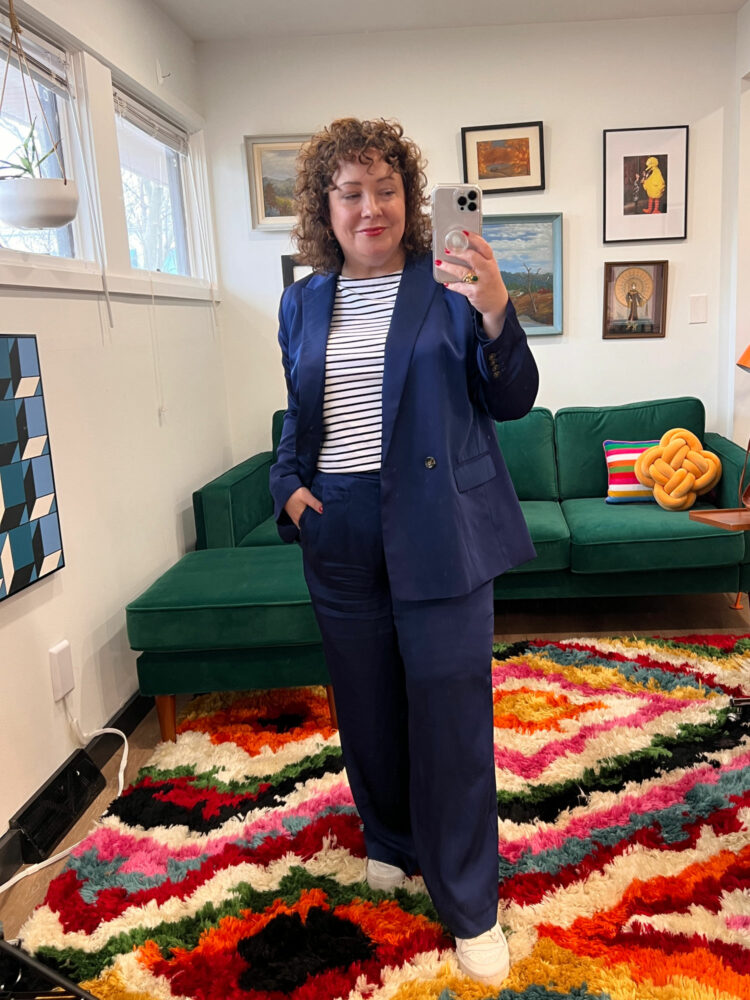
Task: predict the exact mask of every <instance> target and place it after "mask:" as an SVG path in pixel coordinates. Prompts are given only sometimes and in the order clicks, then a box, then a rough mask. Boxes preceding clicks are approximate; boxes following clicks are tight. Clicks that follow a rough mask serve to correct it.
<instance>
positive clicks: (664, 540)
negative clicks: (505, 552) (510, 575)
mask: <svg viewBox="0 0 750 1000" xmlns="http://www.w3.org/2000/svg"><path fill="white" fill-rule="evenodd" d="M704 506H705V505H704ZM562 511H563V514H564V515H565V520H566V521H567V523H568V528H569V529H570V568H571V569H572V571H573V572H574V573H627V572H633V571H636V570H647V569H655V570H672V569H699V568H701V567H706V566H731V565H733V564H735V563H739V562H741V561H742V558H743V555H744V552H745V539H744V537H743V533H742V532H733V531H724V530H722V529H721V528H714V527H712V526H711V525H708V524H700V523H698V522H697V521H691V520H690V516H689V512H688V511H666V510H662V509H661V507H658V506H657V505H656V504H623V505H621V506H608V505H607V504H606V503H602V500H601V498H600V497H596V498H585V499H580V500H564V501H563V503H562Z"/></svg>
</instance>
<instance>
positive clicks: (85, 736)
mask: <svg viewBox="0 0 750 1000" xmlns="http://www.w3.org/2000/svg"><path fill="white" fill-rule="evenodd" d="M63 704H64V706H65V715H66V717H67V720H68V723H69V724H70V728H71V729H72V730H73V732H74V733H75V737H76V739H77V740H78V742H79V743H80V745H81V746H82V747H85V746H86V745H87V744H88V743H89V742H90V741H91V740H92V739H93V738H94V737H95V736H104V735H106V734H109V733H111V734H113V735H114V736H120V737H121V738H122V740H123V751H122V760H121V761H120V770H119V771H118V773H117V796H120V795H122V790H123V788H124V786H125V768H126V767H127V764H128V738H127V736H126V735H125V733H123V732H122V731H121V730H120V729H110V728H105V729H94V730H93V732H91V733H84V732H83V731H82V730H81V727H80V725H79V724H78V720H77V719H74V718H73V716H72V715H71V714H70V709H69V708H68V701H67V696H66V697H65V698H63ZM117 796H116V797H117ZM80 843H81V841H79V842H78V844H80ZM78 844H73V845H71V846H70V847H68V848H66V849H65V850H64V851H60V853H59V854H55V855H54V856H53V857H51V858H47V860H46V861H40V862H39V864H36V865H31V866H30V867H29V868H24V869H23V870H22V871H20V872H18V873H17V874H16V875H14V876H13V878H11V879H9V880H8V881H7V882H3V884H2V885H0V893H3V892H6V891H7V890H8V889H10V888H12V887H13V886H14V885H15V884H16V883H17V882H20V881H21V879H24V878H26V877H27V876H29V875H34V874H35V873H36V872H38V871H41V870H42V868H46V867H47V866H48V865H54V864H55V862H57V861H62V859H63V858H67V856H68V855H69V854H70V853H71V852H72V851H74V850H75V849H76V847H78Z"/></svg>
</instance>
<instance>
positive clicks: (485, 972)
mask: <svg viewBox="0 0 750 1000" xmlns="http://www.w3.org/2000/svg"><path fill="white" fill-rule="evenodd" d="M456 959H457V960H458V967H459V969H460V970H461V972H463V974H464V975H465V976H470V977H471V978H472V979H478V980H479V981H480V982H483V983H489V984H490V985H491V986H499V985H500V984H501V983H502V981H503V980H504V979H505V978H506V976H507V975H508V972H509V971H510V956H509V955H508V944H507V942H506V940H505V935H504V934H503V932H502V929H501V927H500V925H499V924H495V926H494V927H491V928H490V929H489V930H488V931H485V932H484V934H479V935H477V937H473V938H456Z"/></svg>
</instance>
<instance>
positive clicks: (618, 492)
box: [604, 441, 659, 503]
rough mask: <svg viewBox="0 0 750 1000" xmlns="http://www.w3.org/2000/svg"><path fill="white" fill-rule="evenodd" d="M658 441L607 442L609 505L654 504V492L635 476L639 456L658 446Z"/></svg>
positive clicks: (605, 455) (605, 456)
mask: <svg viewBox="0 0 750 1000" xmlns="http://www.w3.org/2000/svg"><path fill="white" fill-rule="evenodd" d="M658 443H659V442H658V441H605V442H604V458H605V461H606V463H607V479H608V485H607V496H606V502H607V503H646V502H648V501H649V500H650V501H652V502H654V491H653V489H650V488H649V487H648V486H644V485H643V483H641V482H640V481H639V480H638V477H637V476H636V474H635V469H634V466H635V462H636V459H637V458H638V456H639V455H642V454H643V452H644V451H647V450H648V449H649V448H653V446H654V445H657V444H658Z"/></svg>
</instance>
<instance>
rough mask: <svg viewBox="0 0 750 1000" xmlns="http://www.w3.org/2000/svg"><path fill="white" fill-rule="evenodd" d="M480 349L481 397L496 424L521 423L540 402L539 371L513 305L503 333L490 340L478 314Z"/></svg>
mask: <svg viewBox="0 0 750 1000" xmlns="http://www.w3.org/2000/svg"><path fill="white" fill-rule="evenodd" d="M474 323H475V330H476V334H477V338H478V340H479V346H478V348H477V365H478V368H479V375H480V379H479V386H478V391H479V395H480V397H481V399H482V401H483V403H484V406H485V408H486V409H487V411H488V412H489V414H490V415H491V416H492V417H493V418H494V419H495V420H517V419H518V418H519V417H523V416H525V415H526V414H527V413H528V412H529V410H530V409H531V407H532V406H533V405H534V401H535V400H536V394H537V392H538V390H539V371H538V369H537V366H536V361H534V355H533V354H532V353H531V349H530V347H529V344H528V341H527V339H526V334H525V333H524V330H523V327H522V326H521V324H520V323H519V321H518V316H517V315H516V310H515V307H514V305H513V303H512V302H510V301H509V302H508V308H507V311H506V314H505V325H504V326H503V330H502V333H501V334H500V336H499V337H496V338H495V339H494V340H490V339H489V338H488V337H487V336H486V335H485V333H484V331H483V329H482V317H481V315H480V314H479V313H476V312H475V314H474Z"/></svg>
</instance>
